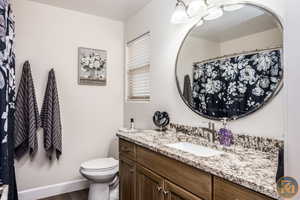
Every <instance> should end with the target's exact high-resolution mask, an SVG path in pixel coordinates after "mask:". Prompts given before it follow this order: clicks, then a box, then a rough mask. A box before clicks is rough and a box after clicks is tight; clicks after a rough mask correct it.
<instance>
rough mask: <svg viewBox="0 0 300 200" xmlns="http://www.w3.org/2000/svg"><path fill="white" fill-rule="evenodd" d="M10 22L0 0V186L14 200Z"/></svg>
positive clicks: (6, 7) (5, 3) (8, 7)
mask: <svg viewBox="0 0 300 200" xmlns="http://www.w3.org/2000/svg"><path fill="white" fill-rule="evenodd" d="M14 25H15V24H14V21H13V15H12V10H11V5H10V3H9V0H0V183H1V184H5V185H8V186H9V194H8V200H17V199H18V196H17V188H16V181H15V169H14V154H13V146H14V145H13V143H14V142H13V141H14V138H13V127H14V111H15V88H16V86H15V54H14V51H13V42H14V31H15V30H14Z"/></svg>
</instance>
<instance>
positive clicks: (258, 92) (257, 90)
mask: <svg viewBox="0 0 300 200" xmlns="http://www.w3.org/2000/svg"><path fill="white" fill-rule="evenodd" d="M252 94H254V95H255V96H262V95H263V94H264V90H263V89H261V88H260V87H259V86H256V88H254V89H253V90H252Z"/></svg>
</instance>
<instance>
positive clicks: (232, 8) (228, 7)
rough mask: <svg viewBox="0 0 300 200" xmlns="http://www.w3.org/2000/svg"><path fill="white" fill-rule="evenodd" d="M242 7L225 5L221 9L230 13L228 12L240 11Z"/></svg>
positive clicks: (240, 5)
mask: <svg viewBox="0 0 300 200" xmlns="http://www.w3.org/2000/svg"><path fill="white" fill-rule="evenodd" d="M243 7H244V5H242V4H233V5H225V6H223V9H224V10H225V11H228V12H230V11H235V10H239V9H242V8H243Z"/></svg>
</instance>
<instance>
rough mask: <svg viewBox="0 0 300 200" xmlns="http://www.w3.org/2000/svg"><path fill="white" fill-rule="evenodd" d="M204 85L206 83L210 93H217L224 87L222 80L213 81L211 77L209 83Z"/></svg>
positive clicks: (206, 88)
mask: <svg viewBox="0 0 300 200" xmlns="http://www.w3.org/2000/svg"><path fill="white" fill-rule="evenodd" d="M204 85H205V90H206V92H207V93H209V94H214V93H217V92H219V91H220V90H221V88H222V84H221V81H219V80H214V81H213V80H211V79H208V80H207V83H206V84H204Z"/></svg>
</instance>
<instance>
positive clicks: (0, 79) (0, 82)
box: [0, 72, 5, 89]
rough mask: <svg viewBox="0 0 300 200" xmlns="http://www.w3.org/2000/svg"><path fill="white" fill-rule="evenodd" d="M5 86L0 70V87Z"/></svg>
mask: <svg viewBox="0 0 300 200" xmlns="http://www.w3.org/2000/svg"><path fill="white" fill-rule="evenodd" d="M4 86H5V80H4V77H3V75H2V72H0V89H3V88H4Z"/></svg>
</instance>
